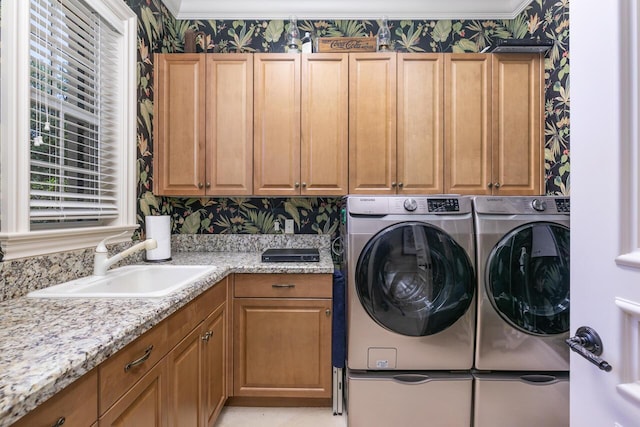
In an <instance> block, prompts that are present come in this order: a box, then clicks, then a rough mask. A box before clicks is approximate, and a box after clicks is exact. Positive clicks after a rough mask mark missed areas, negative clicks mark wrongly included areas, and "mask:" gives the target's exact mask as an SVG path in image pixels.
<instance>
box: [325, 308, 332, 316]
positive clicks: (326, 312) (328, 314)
mask: <svg viewBox="0 0 640 427" xmlns="http://www.w3.org/2000/svg"><path fill="white" fill-rule="evenodd" d="M324 314H325V315H326V316H327V317H329V316H331V309H330V308H327V309H326V310H325V311H324Z"/></svg>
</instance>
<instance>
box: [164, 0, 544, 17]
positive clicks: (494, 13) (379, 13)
mask: <svg viewBox="0 0 640 427" xmlns="http://www.w3.org/2000/svg"><path fill="white" fill-rule="evenodd" d="M531 1H532V0H395V1H394V0H269V1H265V0H163V2H164V4H165V5H166V6H167V8H168V9H169V10H170V11H171V13H173V15H174V16H175V17H176V18H178V19H288V18H289V17H290V16H292V15H295V16H296V17H297V18H298V19H379V18H382V17H383V16H386V17H388V18H389V19H513V18H515V16H516V15H518V14H519V13H520V12H521V11H522V10H524V8H525V7H526V6H527V5H528V4H529V3H531Z"/></svg>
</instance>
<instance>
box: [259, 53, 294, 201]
mask: <svg viewBox="0 0 640 427" xmlns="http://www.w3.org/2000/svg"><path fill="white" fill-rule="evenodd" d="M254 94H255V96H254V112H253V114H254V135H253V144H254V176H253V179H254V181H253V183H254V194H256V195H265V196H266V195H281V196H282V195H291V196H294V195H298V194H299V193H300V191H299V188H300V181H299V179H300V55H292V54H287V53H264V54H262V53H257V54H254Z"/></svg>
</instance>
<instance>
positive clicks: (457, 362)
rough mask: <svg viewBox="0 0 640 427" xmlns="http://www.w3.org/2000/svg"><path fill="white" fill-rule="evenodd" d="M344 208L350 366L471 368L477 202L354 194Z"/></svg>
mask: <svg viewBox="0 0 640 427" xmlns="http://www.w3.org/2000/svg"><path fill="white" fill-rule="evenodd" d="M343 206H344V217H343V229H342V236H343V242H344V245H345V254H346V256H345V269H346V277H347V367H348V368H349V369H350V370H352V371H353V370H469V369H471V368H472V366H473V346H474V331H475V287H476V283H475V274H474V270H475V267H474V262H473V260H474V259H475V251H474V241H473V216H472V207H471V199H470V198H469V197H460V196H449V195H443V196H412V197H402V196H348V197H346V198H345V199H344V205H343Z"/></svg>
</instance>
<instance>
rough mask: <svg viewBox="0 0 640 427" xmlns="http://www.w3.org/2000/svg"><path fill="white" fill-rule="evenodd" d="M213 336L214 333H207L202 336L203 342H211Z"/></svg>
mask: <svg viewBox="0 0 640 427" xmlns="http://www.w3.org/2000/svg"><path fill="white" fill-rule="evenodd" d="M212 336H213V331H207V332H205V334H204V335H203V336H202V341H205V342H209V339H211V337H212Z"/></svg>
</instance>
